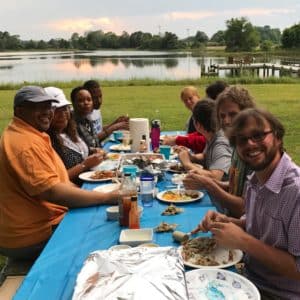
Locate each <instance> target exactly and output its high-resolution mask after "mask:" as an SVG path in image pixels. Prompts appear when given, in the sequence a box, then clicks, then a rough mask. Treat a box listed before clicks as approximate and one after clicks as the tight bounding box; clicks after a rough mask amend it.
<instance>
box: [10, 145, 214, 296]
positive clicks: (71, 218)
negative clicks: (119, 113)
mask: <svg viewBox="0 0 300 300" xmlns="http://www.w3.org/2000/svg"><path fill="white" fill-rule="evenodd" d="M109 145H110V144H109V143H108V144H106V148H107V147H109ZM171 176H172V174H171V173H166V176H165V178H164V180H163V181H161V182H158V184H157V188H158V189H159V191H161V190H164V189H165V188H166V186H167V185H170V180H171ZM99 184H100V183H98V184H97V183H84V185H83V188H84V189H88V190H92V189H93V188H95V187H97V186H98V185H99ZM102 184H103V183H102ZM139 205H141V204H139ZM167 205H168V204H167V203H163V202H161V201H158V200H155V201H154V203H153V206H152V207H145V208H144V210H143V214H142V216H141V220H140V222H141V227H142V228H153V227H156V226H157V225H158V224H159V223H160V222H161V221H166V222H168V223H176V224H178V225H179V226H178V228H177V229H178V230H180V231H184V232H189V231H191V229H193V228H195V226H196V225H197V224H198V223H199V221H200V220H201V219H202V218H203V216H204V215H205V213H206V212H207V211H208V210H209V209H215V208H214V207H213V206H212V204H211V201H210V198H209V196H208V195H207V194H206V193H204V197H203V198H202V199H201V200H200V201H196V202H193V203H187V204H185V205H183V206H182V207H183V208H184V213H182V214H179V215H175V216H162V215H161V212H162V211H163V210H164V209H165V208H166V207H167ZM106 208H107V206H106V205H102V206H93V207H88V208H78V209H70V210H69V211H68V213H67V214H66V216H65V217H64V219H63V220H62V222H61V223H60V225H59V226H58V227H57V229H56V231H55V232H54V234H53V236H52V237H51V239H50V240H49V242H48V244H47V245H46V247H45V249H44V250H43V252H42V253H41V255H40V256H39V258H38V259H37V260H36V262H35V263H34V265H33V267H32V268H31V270H30V271H29V273H28V274H27V276H26V277H25V279H24V281H23V283H22V285H21V286H20V288H19V289H18V291H17V293H16V295H15V296H14V298H13V299H15V300H25V299H30V300H41V299H43V300H46V299H71V298H72V295H73V291H74V287H75V284H76V277H77V274H78V272H79V271H80V269H81V267H82V265H83V262H84V260H85V259H86V258H87V256H88V254H89V253H91V252H92V251H95V250H103V249H108V248H109V247H111V246H113V245H116V244H118V240H119V235H120V231H121V230H122V229H123V228H121V227H120V226H119V223H118V221H108V220H107V219H106ZM153 242H155V243H157V244H159V245H160V246H176V247H177V246H178V244H177V243H175V242H174V241H173V239H172V234H171V233H155V234H154V241H153Z"/></svg>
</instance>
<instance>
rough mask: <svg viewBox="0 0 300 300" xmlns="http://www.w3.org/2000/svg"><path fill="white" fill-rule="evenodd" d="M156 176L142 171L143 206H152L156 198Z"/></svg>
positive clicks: (141, 190) (141, 193)
mask: <svg viewBox="0 0 300 300" xmlns="http://www.w3.org/2000/svg"><path fill="white" fill-rule="evenodd" d="M153 194H154V176H153V175H152V174H150V173H142V174H141V177H140V198H141V201H142V204H143V206H146V207H151V206H152V205H153V199H154V195H153Z"/></svg>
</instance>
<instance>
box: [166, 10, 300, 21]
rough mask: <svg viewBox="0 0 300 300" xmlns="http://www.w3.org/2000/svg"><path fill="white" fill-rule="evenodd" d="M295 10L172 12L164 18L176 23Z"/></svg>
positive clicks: (267, 14) (264, 14)
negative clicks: (179, 21)
mask: <svg viewBox="0 0 300 300" xmlns="http://www.w3.org/2000/svg"><path fill="white" fill-rule="evenodd" d="M295 12H296V10H295V9H286V8H274V9H266V8H244V9H236V10H223V11H192V12H179V11H174V12H170V13H167V14H164V18H166V19H169V20H173V21H177V20H200V19H205V18H211V17H217V16H223V15H231V16H274V15H282V14H290V13H295Z"/></svg>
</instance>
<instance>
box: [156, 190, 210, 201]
mask: <svg viewBox="0 0 300 300" xmlns="http://www.w3.org/2000/svg"><path fill="white" fill-rule="evenodd" d="M180 191H181V192H185V190H180ZM166 192H174V193H176V192H177V189H172V190H166V191H162V192H160V193H158V194H157V195H156V198H157V199H158V200H160V201H163V202H166V203H181V204H182V203H191V202H195V201H198V200H200V199H201V198H202V197H203V196H204V194H203V193H202V192H199V191H196V190H186V192H192V193H195V194H197V197H195V198H192V199H177V200H172V199H170V200H169V199H164V194H165V193H166Z"/></svg>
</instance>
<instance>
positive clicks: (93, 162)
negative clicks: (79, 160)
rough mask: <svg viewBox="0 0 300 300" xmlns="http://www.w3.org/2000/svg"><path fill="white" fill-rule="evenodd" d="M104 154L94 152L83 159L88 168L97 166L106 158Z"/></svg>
mask: <svg viewBox="0 0 300 300" xmlns="http://www.w3.org/2000/svg"><path fill="white" fill-rule="evenodd" d="M103 155H104V154H103V153H95V154H92V155H90V156H88V157H87V158H86V159H85V160H84V161H83V164H84V165H85V167H86V168H87V169H90V168H92V167H95V166H97V165H99V164H100V163H101V162H102V161H103V159H104V156H103Z"/></svg>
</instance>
